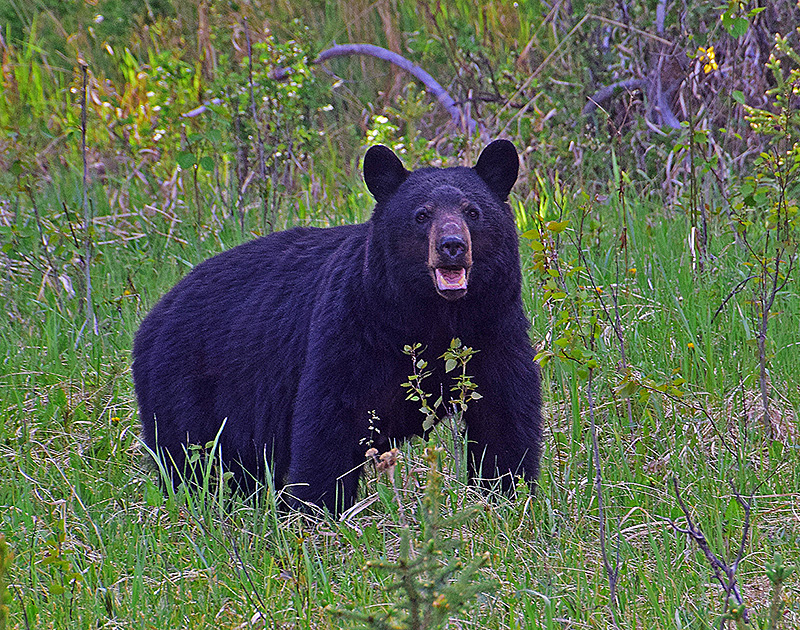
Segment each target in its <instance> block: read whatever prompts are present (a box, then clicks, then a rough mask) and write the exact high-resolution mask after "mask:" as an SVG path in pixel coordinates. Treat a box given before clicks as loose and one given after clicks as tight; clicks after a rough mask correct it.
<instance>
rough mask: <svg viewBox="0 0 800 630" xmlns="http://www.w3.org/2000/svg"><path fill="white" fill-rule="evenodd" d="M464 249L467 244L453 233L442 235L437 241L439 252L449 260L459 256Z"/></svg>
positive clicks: (462, 253)
mask: <svg viewBox="0 0 800 630" xmlns="http://www.w3.org/2000/svg"><path fill="white" fill-rule="evenodd" d="M466 251H467V244H466V243H465V242H464V239H463V238H461V237H460V236H457V235H455V234H450V235H448V236H443V237H442V238H441V240H440V241H439V253H440V254H441V255H443V256H446V257H448V258H450V259H451V260H456V259H457V258H458V257H459V256H463V255H464V252H466Z"/></svg>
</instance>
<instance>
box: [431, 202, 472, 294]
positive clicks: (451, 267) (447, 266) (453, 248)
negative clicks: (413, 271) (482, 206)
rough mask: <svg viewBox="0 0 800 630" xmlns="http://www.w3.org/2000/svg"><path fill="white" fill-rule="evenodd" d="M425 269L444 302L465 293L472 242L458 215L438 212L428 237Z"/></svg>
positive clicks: (470, 264)
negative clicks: (428, 271)
mask: <svg viewBox="0 0 800 630" xmlns="http://www.w3.org/2000/svg"><path fill="white" fill-rule="evenodd" d="M428 238H429V241H428V268H429V270H430V273H431V278H432V279H433V284H434V287H435V288H436V292H437V293H438V294H439V295H441V296H442V297H443V298H445V299H447V300H457V299H459V298H462V297H464V296H465V295H466V294H467V282H468V280H469V272H470V269H471V267H472V239H471V237H470V233H469V227H468V226H467V224H466V222H465V221H464V219H463V218H461V217H460V216H458V215H456V214H453V213H451V212H442V213H440V214H438V215H437V216H435V218H434V220H433V223H432V225H431V231H430V233H429V234H428Z"/></svg>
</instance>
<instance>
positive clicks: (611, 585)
mask: <svg viewBox="0 0 800 630" xmlns="http://www.w3.org/2000/svg"><path fill="white" fill-rule="evenodd" d="M593 372H594V370H593V369H592V368H589V380H588V382H587V383H586V395H587V399H588V401H589V424H590V429H591V433H592V453H593V459H594V489H595V494H597V511H598V517H599V521H600V555H601V556H602V558H603V568H604V569H605V571H606V577H607V578H608V606H609V609H610V610H611V623H612V624H613V626H614V627H615V628H619V626H618V625H617V615H616V604H617V580H618V579H619V548H618V549H617V554H618V555H617V561H616V562H615V563H614V566H613V567H612V566H611V562H610V561H609V559H608V549H606V514H605V505H604V503H603V468H602V466H601V465H600V444H599V442H598V440H597V425H596V424H595V419H594V397H593V396H592V374H593Z"/></svg>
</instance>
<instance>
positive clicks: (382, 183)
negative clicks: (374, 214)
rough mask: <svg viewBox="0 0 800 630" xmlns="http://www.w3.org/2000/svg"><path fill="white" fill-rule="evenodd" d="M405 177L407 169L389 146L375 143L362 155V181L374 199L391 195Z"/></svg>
mask: <svg viewBox="0 0 800 630" xmlns="http://www.w3.org/2000/svg"><path fill="white" fill-rule="evenodd" d="M406 177H408V171H407V170H406V169H405V167H404V166H403V163H402V162H401V161H400V158H398V157H397V156H396V155H395V154H394V151H392V150H391V149H390V148H389V147H385V146H383V145H382V144H376V145H375V146H374V147H370V148H369V151H367V154H366V155H365V156H364V181H365V182H366V184H367V188H369V191H370V192H371V193H372V196H373V197H375V201H377V202H378V203H380V202H381V201H384V200H386V199H388V198H389V197H391V196H392V195H393V194H394V193H395V191H396V190H397V189H398V188H399V187H400V184H402V183H403V182H404V181H406Z"/></svg>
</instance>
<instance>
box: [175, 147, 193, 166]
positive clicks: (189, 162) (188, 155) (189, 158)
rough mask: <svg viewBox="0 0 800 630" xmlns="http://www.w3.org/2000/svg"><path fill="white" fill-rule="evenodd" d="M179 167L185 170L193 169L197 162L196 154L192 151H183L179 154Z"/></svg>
mask: <svg viewBox="0 0 800 630" xmlns="http://www.w3.org/2000/svg"><path fill="white" fill-rule="evenodd" d="M177 162H178V166H180V167H181V168H183V169H187V168H191V167H192V166H194V165H195V163H196V162H197V159H196V158H195V156H194V153H192V152H191V151H181V152H180V153H178V158H177Z"/></svg>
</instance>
